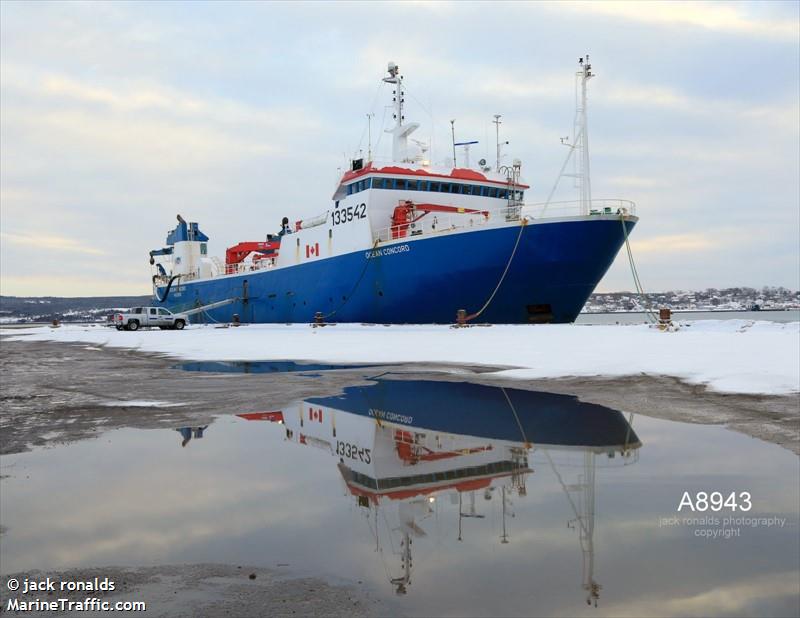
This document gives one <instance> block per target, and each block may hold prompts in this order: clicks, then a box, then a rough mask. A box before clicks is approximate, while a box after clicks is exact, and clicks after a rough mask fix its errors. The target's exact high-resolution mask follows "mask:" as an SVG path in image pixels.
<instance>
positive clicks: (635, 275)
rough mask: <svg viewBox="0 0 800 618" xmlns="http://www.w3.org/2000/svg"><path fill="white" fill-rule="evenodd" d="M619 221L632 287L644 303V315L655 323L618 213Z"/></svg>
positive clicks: (654, 315)
mask: <svg viewBox="0 0 800 618" xmlns="http://www.w3.org/2000/svg"><path fill="white" fill-rule="evenodd" d="M619 220H620V223H621V224H622V234H623V235H624V237H625V249H626V251H627V253H628V262H629V263H630V267H631V275H632V276H633V285H634V286H636V293H637V294H638V295H639V298H640V299H641V300H643V301H644V306H645V315H646V316H647V317H648V319H650V321H651V322H653V323H657V322H658V318H657V317H656V313H655V311H654V310H653V305H652V303H651V302H650V297H649V296H648V295H647V293H646V292H645V291H644V287H643V286H642V282H641V280H640V279H639V272H638V271H637V270H636V262H634V261H633V251H631V243H630V241H629V240H628V228H627V227H626V226H625V215H624V213H620V215H619Z"/></svg>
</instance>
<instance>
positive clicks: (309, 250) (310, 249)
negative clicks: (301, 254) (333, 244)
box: [306, 242, 319, 257]
mask: <svg viewBox="0 0 800 618" xmlns="http://www.w3.org/2000/svg"><path fill="white" fill-rule="evenodd" d="M312 255H315V256H317V257H319V243H318V242H316V243H314V244H313V245H306V257H311V256H312Z"/></svg>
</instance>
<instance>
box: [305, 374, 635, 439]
mask: <svg viewBox="0 0 800 618" xmlns="http://www.w3.org/2000/svg"><path fill="white" fill-rule="evenodd" d="M306 402H307V403H309V404H312V405H322V406H326V407H329V408H334V409H336V410H341V411H344V412H349V413H351V414H357V415H359V416H366V417H370V418H375V417H378V420H384V421H389V422H392V423H395V424H401V425H405V426H408V427H409V429H411V430H413V429H418V430H428V431H439V432H446V433H451V434H457V435H463V436H477V437H482V438H492V439H495V440H506V441H509V442H523V443H524V442H528V443H531V444H533V445H548V446H569V447H587V448H613V447H620V446H624V447H626V448H638V447H639V446H640V442H639V436H637V435H636V432H634V430H633V428H632V427H631V426H630V425H629V424H628V422H627V421H626V420H625V417H624V416H623V415H622V413H621V412H619V411H617V410H612V409H611V408H606V407H605V406H601V405H597V404H593V403H586V402H583V401H579V400H578V398H577V397H574V396H571V395H557V394H553V393H542V392H535V391H526V390H521V389H515V388H499V387H496V386H484V385H481V384H469V383H465V382H437V381H429V380H386V379H381V380H377V381H376V383H375V384H373V385H370V386H350V387H347V388H345V389H344V394H342V395H339V396H335V397H313V398H309V399H306Z"/></svg>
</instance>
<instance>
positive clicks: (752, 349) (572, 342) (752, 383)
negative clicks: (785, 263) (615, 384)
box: [0, 320, 800, 394]
mask: <svg viewBox="0 0 800 618" xmlns="http://www.w3.org/2000/svg"><path fill="white" fill-rule="evenodd" d="M0 334H2V335H10V336H11V339H12V340H15V341H63V342H86V343H89V344H95V345H105V346H109V347H119V348H134V349H138V350H141V351H143V352H157V353H163V354H168V355H170V356H174V357H177V358H182V359H187V360H307V361H323V362H331V363H408V362H412V363H413V362H426V363H468V364H485V365H503V366H511V367H515V368H514V369H507V370H502V371H499V372H497V373H496V374H494V375H496V376H498V377H504V378H510V379H530V378H550V377H565V376H625V375H638V374H642V373H644V374H651V375H667V376H674V377H677V378H680V379H682V380H685V381H686V382H689V383H692V384H706V385H708V386H709V388H711V389H713V390H716V391H720V392H730V393H767V394H789V393H796V392H800V322H792V323H788V324H779V323H775V322H753V321H750V320H704V321H696V322H683V323H681V328H680V329H679V330H677V332H661V331H659V330H657V329H655V328H650V327H648V326H644V325H635V326H616V325H614V326H611V325H609V326H596V325H592V326H580V325H567V324H560V325H537V326H510V325H508V326H506V325H504V326H491V327H473V328H464V329H455V328H450V327H448V326H437V325H423V326H382V325H360V324H358V325H357V324H338V325H335V326H326V327H324V328H312V327H310V326H309V325H307V324H294V325H279V324H258V325H246V326H242V327H239V328H219V327H213V326H193V327H190V328H187V329H186V330H184V331H162V330H150V331H138V332H126V331H117V330H114V329H111V328H108V327H105V326H100V325H92V326H79V325H65V326H62V327H60V328H51V327H49V326H48V327H39V328H32V329H25V330H24V331H20V330H17V329H15V330H0Z"/></svg>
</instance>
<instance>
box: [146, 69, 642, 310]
mask: <svg viewBox="0 0 800 618" xmlns="http://www.w3.org/2000/svg"><path fill="white" fill-rule="evenodd" d="M593 76H594V74H593V73H592V71H591V65H590V64H589V59H588V56H587V57H586V59H585V60H584V59H583V58H581V59H580V62H579V70H578V71H577V72H576V80H577V89H576V92H577V93H578V95H577V98H576V114H575V122H574V127H575V130H574V135H573V137H572V140H571V142H570V141H569V140H562V141H564V142H565V143H566V145H567V146H568V147H569V154H568V155H567V158H566V160H565V162H564V166H563V167H562V172H561V174H560V176H559V178H561V177H562V176H566V174H564V170H565V169H566V168H567V163H568V162H569V161H570V160H572V162H573V164H574V166H573V167H574V172H575V173H572V174H569V176H570V177H571V178H573V179H574V181H575V182H576V185H577V187H578V193H579V199H578V200H576V201H574V202H552V201H551V198H552V195H553V192H551V195H550V198H548V200H547V201H546V202H544V203H541V204H528V203H526V202H525V194H526V191H528V189H530V187H529V185H527V184H526V183H525V182H524V181H523V179H522V163H521V162H520V161H519V160H517V159H514V160H513V161H512V162H511V164H510V165H503V164H502V162H503V159H502V157H501V156H500V148H501V147H500V139H499V127H500V120H499V116H497V117H495V122H496V126H497V134H498V140H497V161H496V165H495V166H494V167H492V166H490V165H488V164H487V162H486V160H485V159H481V160H480V161H478V162H477V164H476V165H471V163H470V158H469V147H470V144H471V143H473V142H467V143H461V144H456V143H455V139H454V140H453V142H454V143H453V157H454V158H453V159H452V160H449V161H448V162H447V163H449V164H447V165H445V166H443V167H436V166H432V165H431V162H430V161H429V160H428V144H426V143H423V142H422V141H417V140H411V142H412V143H411V144H410V143H409V138H410V135H411V134H412V133H413V132H414V131H415V130H416V129H418V128H419V124H418V123H415V122H406V120H405V116H404V113H405V112H404V100H405V88H404V85H403V76H402V75H401V73H400V71H399V68H398V66H397V65H396V64H394V63H389V66H388V75H387V76H386V77H384V78H383V81H384V82H386V83H388V84H390V85H391V87H392V88H393V90H392V105H393V114H394V125H393V127H392V128H391V129H388V130H387V132H388V133H390V134H391V136H392V155H391V160H389V161H385V162H380V161H379V160H377V159H374V158H373V157H372V154H371V148H370V154H369V156H368V157H366V158H363V157H362V158H358V159H354V160H352V161H351V163H350V166H349V169H348V170H347V171H346V172H344V173H343V174H342V176H341V178H340V179H339V182H338V184H337V186H336V188H335V190H334V193H333V196H332V202H331V204H330V205H329V207H328V208H327V209H326V210H325V211H324V212H323V213H322V214H319V215H317V216H312V217H308V218H304V219H298V220H294V221H293V222H291V223H290V222H289V219H288V217H286V218H284V225H283V228H282V229H281V231H280V233H278V234H267V235H266V237H262V238H263V240H261V239H258V240H252V241H245V242H241V243H238V244H237V245H234V246H233V247H229V248H228V249H227V251H226V255H225V260H224V262H223V261H222V260H221V259H220V258H218V257H212V256H209V253H208V241H209V238H208V236H207V235H206V234H204V233H203V232H202V231H201V230H200V227H199V224H198V223H197V222H187V221H185V220H184V219H183V218H182V217H181V216H180V215H178V224H177V226H176V227H175V228H174V229H173V230H171V231H170V232H169V233H168V235H167V240H166V246H164V247H163V248H160V249H156V250H153V251H151V252H150V263H151V265H152V266H153V269H154V272H153V277H152V281H153V296H154V303H155V304H157V305H161V306H163V307H165V308H167V309H170V310H172V311H190V312H191V313H192V315H193V317H192V319H193V320H196V321H211V322H230V321H239V322H243V323H270V322H277V323H280V322H283V323H287V322H311V321H314V320H316V321H317V322H320V321H326V322H365V323H385V324H393V323H394V324H396V323H406V324H414V323H416V324H420V323H453V322H454V321H456V319H457V316H459V319H460V321H463V322H468V321H470V320H474V321H476V322H484V323H512V324H525V323H543V322H557V323H560V322H572V321H574V320H575V318H576V317H577V315H578V313H579V312H580V311H581V309H582V308H583V306H584V304H585V302H586V300H587V299H588V298H589V295H590V294H591V293H592V291H593V290H594V289H595V287H596V286H597V284H598V283H599V282H600V280H601V279H602V277H603V275H604V274H605V273H606V271H607V270H608V268H609V267H610V266H611V264H612V262H613V261H614V258H615V257H616V255H617V253H618V251H619V249H620V248H621V247H622V245H623V244H624V243H625V242H626V240H627V236H628V234H629V233H630V231H631V230H632V228H633V227H634V226H635V224H636V222H637V221H638V218H637V217H636V214H635V205H634V204H633V203H632V202H629V201H626V200H593V199H592V197H591V181H590V175H589V150H588V133H587V122H586V84H587V82H588V80H589V79H590V78H592V77H593ZM457 146H458V147H461V148H463V151H462V157H461V159H462V160H461V161H459V160H458V156H457V152H456V147H457ZM554 191H555V187H554Z"/></svg>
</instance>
